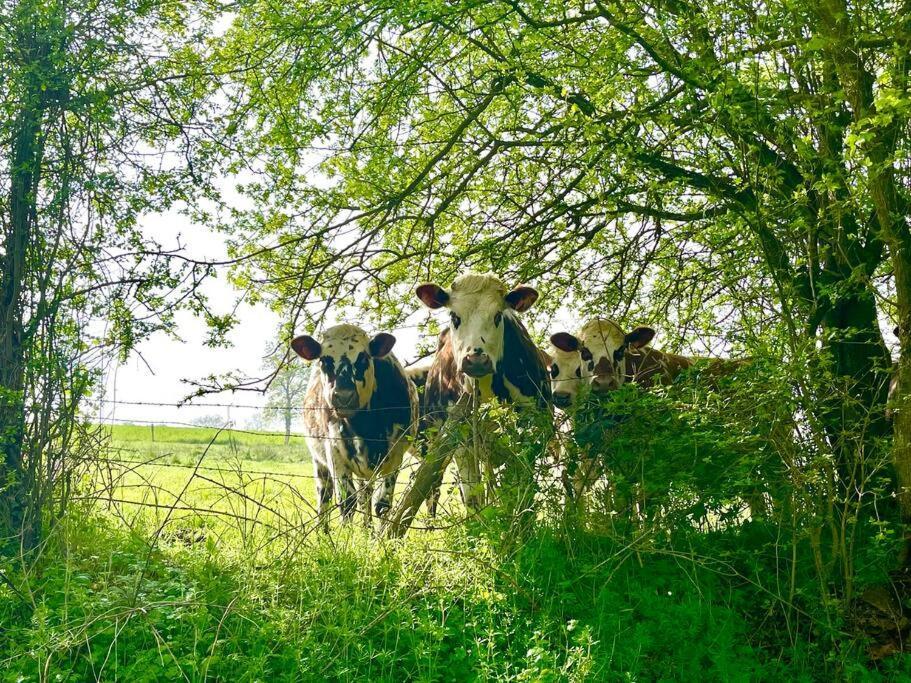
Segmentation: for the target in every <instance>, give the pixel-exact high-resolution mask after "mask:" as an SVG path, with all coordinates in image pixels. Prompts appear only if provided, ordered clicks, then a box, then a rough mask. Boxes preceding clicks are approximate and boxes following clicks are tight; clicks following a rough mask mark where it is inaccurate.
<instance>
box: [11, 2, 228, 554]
mask: <svg viewBox="0 0 911 683" xmlns="http://www.w3.org/2000/svg"><path fill="white" fill-rule="evenodd" d="M208 18H209V17H208V16H207V14H206V12H205V6H204V4H202V3H200V4H198V5H195V4H191V3H182V4H180V5H178V6H175V5H174V4H173V3H164V2H151V3H142V4H140V5H136V4H134V3H128V2H120V1H115V2H93V1H90V2H88V3H82V4H75V3H68V2H62V1H58V0H50V1H49V2H44V1H38V0H16V1H13V0H9V1H6V2H0V32H2V35H3V39H2V41H0V43H2V46H3V47H2V48H0V49H2V51H3V58H2V59H0V71H2V76H3V83H4V88H3V92H2V94H0V148H2V153H0V178H2V187H3V191H2V195H3V196H2V198H0V243H2V247H0V273H2V275H0V278H2V279H0V450H2V452H3V462H2V464H0V482H2V485H0V537H2V539H3V541H2V545H3V549H4V550H8V549H10V547H12V546H14V545H15V546H16V547H19V546H21V547H22V548H24V549H25V550H28V549H30V548H32V547H34V545H35V544H36V543H37V541H38V539H39V538H40V535H41V525H42V514H43V512H44V511H45V506H46V505H47V503H48V502H50V500H51V497H52V496H53V495H55V492H56V491H57V489H56V487H55V482H54V478H55V477H58V476H59V475H60V473H61V472H64V471H68V469H69V467H70V465H71V463H70V462H69V461H68V460H67V455H68V453H69V451H70V450H71V447H73V445H74V443H75V441H76V435H77V432H78V429H77V428H78V408H79V404H80V401H81V400H82V399H83V398H84V397H85V395H86V394H87V392H88V391H89V390H90V389H91V386H92V382H93V379H94V375H95V372H94V369H97V367H98V363H99V361H100V359H101V358H100V356H102V355H105V354H111V353H114V352H117V353H120V354H121V355H125V354H127V353H129V351H130V349H132V348H133V347H134V346H135V344H136V342H137V341H138V340H139V339H142V338H143V337H144V336H145V335H147V334H149V333H150V332H151V331H153V330H155V329H168V328H169V327H170V325H171V323H172V315H173V311H174V310H175V307H177V306H179V305H180V304H182V303H183V304H189V303H192V304H193V305H194V306H196V307H197V308H198V309H201V310H203V311H205V310H206V304H205V300H204V299H202V298H201V297H200V296H199V294H198V292H197V291H196V285H197V284H198V283H199V281H200V280H201V279H202V278H203V277H205V276H206V275H207V274H208V272H209V271H210V267H209V265H208V264H199V263H192V262H187V261H186V260H183V259H182V255H181V254H179V253H175V252H167V251H164V250H163V249H162V248H161V246H160V245H158V244H157V243H156V242H155V241H154V240H153V239H151V238H149V237H148V236H146V235H144V234H143V232H142V231H141V230H140V228H139V226H138V219H139V217H140V216H141V215H143V214H145V213H149V212H154V211H162V210H165V209H168V208H170V207H173V206H176V205H178V204H179V203H180V202H182V201H187V200H189V199H191V198H192V197H196V196H197V195H199V194H204V193H205V192H206V191H207V189H208V188H207V185H206V181H205V179H204V177H203V174H204V172H205V164H198V165H193V164H192V163H189V162H188V161H187V159H189V157H190V152H191V150H192V149H193V147H194V140H195V139H196V138H197V137H198V136H199V135H201V134H202V133H203V132H204V125H200V126H197V125H196V123H194V121H201V119H203V118H205V115H206V114H207V113H208V109H207V108H206V107H205V105H204V102H203V100H202V98H201V94H202V93H201V91H200V90H199V89H197V88H194V87H192V84H191V81H194V82H196V83H199V82H200V80H201V75H200V72H199V62H198V61H195V60H194V59H193V58H192V55H191V54H190V53H189V52H188V51H187V50H186V49H184V48H185V47H186V46H187V45H188V44H195V45H203V44H204V37H205V36H206V32H207V26H208ZM170 295H172V296H170ZM99 320H104V321H106V322H107V325H106V330H105V331H104V332H103V333H102V334H100V335H99V334H98V333H97V332H95V331H94V330H93V328H92V327H91V323H92V322H97V321H99ZM95 329H99V328H97V327H96V328H95Z"/></svg>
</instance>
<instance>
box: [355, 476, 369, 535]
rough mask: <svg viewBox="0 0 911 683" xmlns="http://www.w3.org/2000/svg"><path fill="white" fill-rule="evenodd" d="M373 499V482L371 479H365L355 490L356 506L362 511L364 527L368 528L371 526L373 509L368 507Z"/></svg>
mask: <svg viewBox="0 0 911 683" xmlns="http://www.w3.org/2000/svg"><path fill="white" fill-rule="evenodd" d="M372 499H373V483H372V481H371V480H369V479H367V480H365V481H364V482H363V483H362V484H361V486H360V488H358V490H357V501H358V507H359V508H360V509H361V511H362V512H363V513H364V527H365V528H367V529H370V528H371V527H372V526H373V514H372V513H373V511H372V509H371V507H370V504H371V501H372Z"/></svg>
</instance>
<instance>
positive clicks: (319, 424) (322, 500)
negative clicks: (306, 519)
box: [291, 325, 418, 526]
mask: <svg viewBox="0 0 911 683" xmlns="http://www.w3.org/2000/svg"><path fill="white" fill-rule="evenodd" d="M394 344H395V337H393V336H392V335H391V334H386V333H380V334H378V335H376V336H375V337H373V338H371V337H369V336H368V335H367V333H366V332H364V331H363V330H362V329H361V328H359V327H357V326H355V325H336V326H335V327H330V328H329V329H327V330H326V331H325V332H324V333H323V335H322V339H321V340H320V341H317V340H316V339H314V338H313V337H311V336H308V335H303V336H300V337H296V338H295V339H294V340H293V341H292V342H291V347H292V348H293V349H294V351H295V352H297V354H298V355H299V356H301V358H304V359H305V360H308V361H314V360H317V359H319V364H318V365H317V367H316V369H315V371H314V372H312V373H311V375H310V384H309V385H308V387H307V393H306V395H305V397H304V424H305V425H306V427H307V436H306V442H307V447H308V448H309V450H310V454H311V457H312V458H313V468H314V472H315V474H316V491H317V498H318V501H319V514H320V518H321V519H322V522H323V524H324V526H327V525H328V520H327V519H326V515H327V512H328V509H329V505H330V504H331V502H332V497H333V492H334V493H335V495H336V496H337V500H338V504H339V508H340V509H341V513H342V520H343V521H346V522H347V521H349V520H350V519H351V517H352V515H353V514H354V509H355V507H356V504H357V497H356V494H357V495H359V496H361V497H362V498H363V502H364V514H365V519H366V520H367V522H368V523H369V520H370V513H371V507H370V504H371V500H370V499H371V497H372V499H373V500H372V504H373V510H374V511H375V512H376V515H377V517H380V518H382V517H383V515H384V514H385V513H386V511H387V510H388V509H389V507H390V506H391V504H392V495H393V492H394V490H395V482H396V477H397V476H398V472H399V469H400V468H401V465H402V457H403V456H404V454H405V451H406V450H408V448H409V446H410V444H411V442H412V441H413V439H414V437H415V436H416V433H417V425H418V397H417V392H416V390H415V386H414V383H413V382H412V381H411V380H410V379H409V378H408V376H407V375H406V373H405V370H404V369H403V368H402V366H401V365H400V364H399V361H398V360H397V359H396V358H395V356H394V355H392V354H390V351H391V350H392V347H393V345H394ZM354 477H357V478H358V479H360V480H361V487H360V488H359V489H358V490H357V491H355V489H354V481H353V479H354ZM374 482H376V483H377V490H376V494H375V495H372V493H371V488H372V486H373V483H374Z"/></svg>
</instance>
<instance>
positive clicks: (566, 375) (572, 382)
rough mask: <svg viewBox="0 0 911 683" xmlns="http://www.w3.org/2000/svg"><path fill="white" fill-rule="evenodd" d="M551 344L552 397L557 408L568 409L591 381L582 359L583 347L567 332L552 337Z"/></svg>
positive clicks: (549, 369)
mask: <svg viewBox="0 0 911 683" xmlns="http://www.w3.org/2000/svg"><path fill="white" fill-rule="evenodd" d="M550 343H551V350H550V356H551V362H550V366H549V367H548V371H549V372H550V387H551V395H552V396H553V401H554V405H555V406H557V407H558V408H568V407H569V406H571V405H572V404H573V403H574V402H575V400H576V398H577V397H578V395H579V392H580V390H581V389H582V388H583V386H584V385H585V383H586V382H587V381H588V379H589V373H588V371H587V365H586V363H585V361H583V359H582V353H581V351H582V345H581V344H580V343H579V340H578V338H577V337H575V336H573V335H571V334H569V333H567V332H558V333H557V334H555V335H552V336H551V338H550Z"/></svg>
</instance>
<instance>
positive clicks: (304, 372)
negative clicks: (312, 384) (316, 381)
mask: <svg viewBox="0 0 911 683" xmlns="http://www.w3.org/2000/svg"><path fill="white" fill-rule="evenodd" d="M267 371H269V372H270V374H272V373H274V374H272V380H271V382H270V383H269V388H268V389H267V390H266V405H265V407H264V408H263V412H264V413H265V414H266V417H267V418H269V421H271V419H274V418H275V417H281V419H282V422H283V423H284V430H285V445H286V446H287V445H288V444H289V443H291V423H292V422H293V420H294V416H295V415H296V414H297V413H298V411H300V409H301V406H302V405H303V403H304V394H305V393H306V391H307V383H308V382H309V381H310V366H309V365H307V364H305V363H300V362H297V361H296V359H294V358H292V359H290V360H289V359H288V358H285V359H284V360H283V363H282V362H280V363H279V365H278V366H277V367H272V368H267Z"/></svg>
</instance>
